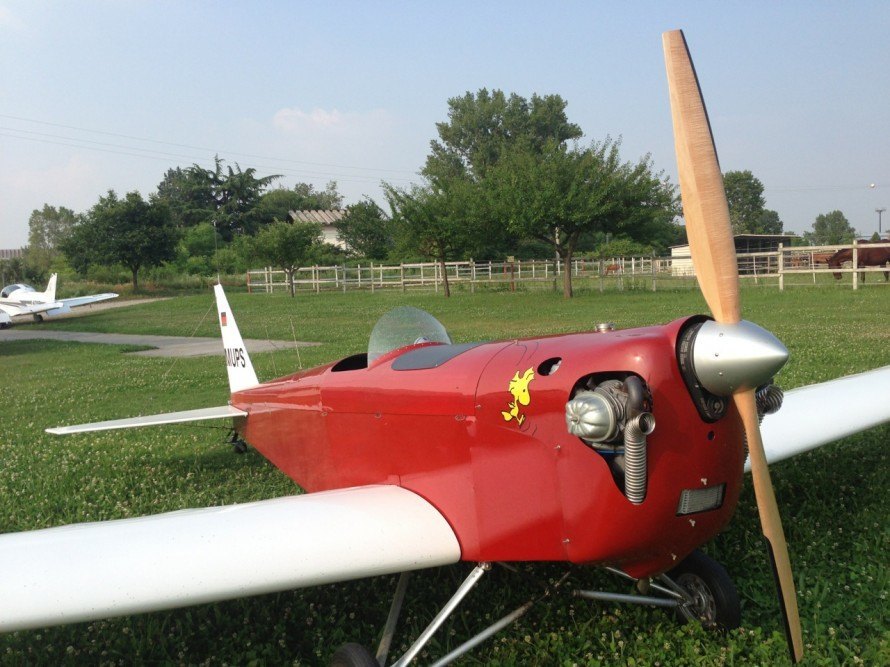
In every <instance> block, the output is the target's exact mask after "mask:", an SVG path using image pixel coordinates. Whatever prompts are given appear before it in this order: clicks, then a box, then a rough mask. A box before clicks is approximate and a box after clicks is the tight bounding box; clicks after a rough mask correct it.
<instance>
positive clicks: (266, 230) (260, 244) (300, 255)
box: [253, 221, 321, 296]
mask: <svg viewBox="0 0 890 667" xmlns="http://www.w3.org/2000/svg"><path fill="white" fill-rule="evenodd" d="M320 242H321V226H320V225H318V224H315V223H310V222H294V223H291V222H283V221H278V222H273V223H272V224H271V225H266V226H265V227H263V228H262V229H261V230H260V231H259V232H258V233H257V235H256V236H255V237H254V239H253V255H254V257H256V258H257V259H258V260H260V261H262V262H267V263H268V264H270V265H272V266H277V267H278V268H280V269H282V270H283V271H284V275H285V277H286V279H287V284H288V289H289V290H290V295H291V296H294V294H295V290H294V274H295V273H296V271H297V269H298V268H299V267H300V266H301V265H302V264H304V263H305V262H306V260H307V259H308V258H309V257H310V255H311V253H312V251H313V248H314V246H316V245H318V244H319V243H320Z"/></svg>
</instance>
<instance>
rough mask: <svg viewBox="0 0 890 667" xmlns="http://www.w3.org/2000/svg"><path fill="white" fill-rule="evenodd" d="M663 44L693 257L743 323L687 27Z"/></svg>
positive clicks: (753, 416) (769, 516) (758, 446)
mask: <svg viewBox="0 0 890 667" xmlns="http://www.w3.org/2000/svg"><path fill="white" fill-rule="evenodd" d="M662 43H663V46H664V58H665V66H666V68H667V77H668V87H669V89H670V99H671V115H672V117H673V122H674V143H675V146H676V151H677V169H678V173H679V178H680V194H681V196H682V199H683V216H684V218H685V219H686V232H687V235H688V237H689V250H690V254H691V255H692V263H693V265H694V266H695V273H696V276H697V278H698V284H699V287H700V288H701V291H702V295H703V296H704V298H705V301H706V302H707V304H708V308H710V310H711V313H712V314H713V316H714V319H715V320H716V321H717V322H718V323H720V324H730V325H737V324H738V323H739V322H740V321H741V307H740V304H739V276H738V263H737V261H736V254H735V244H734V242H733V238H732V224H731V223H730V220H729V205H728V204H727V201H726V191H725V189H724V187H723V175H722V174H721V172H720V163H719V161H718V159H717V149H716V147H715V145H714V137H713V135H712V133H711V124H710V122H709V120H708V112H707V110H706V109H705V103H704V99H703V98H702V94H701V89H700V88H699V84H698V78H697V77H696V74H695V67H694V66H693V64H692V58H691V57H690V55H689V48H688V46H687V44H686V38H685V37H684V36H683V32H682V31H681V30H674V31H671V32H666V33H664V34H663V35H662ZM783 361H784V360H783ZM736 386H737V387H739V388H738V389H736V390H735V391H734V392H733V394H732V397H733V400H734V402H735V405H736V408H737V410H738V413H739V416H740V417H741V419H742V424H743V426H744V430H745V436H746V438H747V441H748V450H749V454H750V458H751V475H752V479H753V482H754V493H755V496H756V498H757V511H758V513H759V514H760V524H761V529H762V530H763V534H764V536H765V537H766V539H767V543H768V545H769V552H770V559H771V561H772V565H773V572H774V574H775V578H776V585H777V588H778V591H779V601H780V605H781V609H782V614H783V618H784V621H785V634H786V636H787V638H788V648H789V650H790V652H791V659H792V660H793V661H794V662H798V661H799V660H800V659H801V657H802V656H803V639H802V635H801V629H800V617H799V614H798V610H797V593H796V591H795V589H794V578H793V576H792V573H791V561H790V559H789V557H788V545H787V544H786V542H785V534H784V532H783V530H782V520H781V518H780V517H779V508H778V506H777V505H776V496H775V492H774V491H773V486H772V481H771V480H770V476H769V469H768V467H767V463H766V455H765V453H764V449H763V440H762V438H761V436H760V423H759V420H758V417H757V404H756V400H755V397H754V389H753V388H751V387H750V386H747V385H746V384H745V383H740V384H739V385H736Z"/></svg>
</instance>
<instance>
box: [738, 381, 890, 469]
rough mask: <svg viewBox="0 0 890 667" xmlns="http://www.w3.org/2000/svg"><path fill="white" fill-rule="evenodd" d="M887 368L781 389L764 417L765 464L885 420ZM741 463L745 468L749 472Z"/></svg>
mask: <svg viewBox="0 0 890 667" xmlns="http://www.w3.org/2000/svg"><path fill="white" fill-rule="evenodd" d="M888 397H890V366H884V367H883V368H878V369H876V370H873V371H868V372H866V373H859V374H858V375H849V376H847V377H844V378H839V379H837V380H831V381H829V382H823V383H821V384H813V385H810V386H808V387H799V388H797V389H792V390H790V391H788V392H785V399H784V401H783V403H782V408H781V409H780V410H779V411H778V412H777V413H776V414H773V415H767V416H766V417H764V419H763V425H762V426H761V432H762V434H763V444H764V447H765V449H766V458H767V461H768V462H769V463H775V462H776V461H781V460H782V459H787V458H789V457H791V456H795V455H796V454H800V453H802V452H806V451H809V450H810V449H815V448H816V447H821V446H822V445H826V444H828V443H829V442H834V441H835V440H840V439H841V438H845V437H847V436H848V435H853V434H854V433H858V432H860V431H865V430H866V429H869V428H872V427H874V426H879V425H880V424H883V423H885V422H888V421H890V399H888ZM750 469H751V466H750V462H748V461H746V462H745V470H750Z"/></svg>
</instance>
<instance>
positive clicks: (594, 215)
mask: <svg viewBox="0 0 890 667" xmlns="http://www.w3.org/2000/svg"><path fill="white" fill-rule="evenodd" d="M619 147H620V142H615V141H612V140H611V139H609V138H607V139H606V140H605V141H602V142H594V143H592V144H590V145H589V146H587V147H580V146H578V145H574V146H572V147H570V148H567V147H564V146H562V145H560V144H558V143H557V142H555V141H554V142H550V143H549V144H548V145H547V146H546V147H545V148H544V149H543V150H542V151H540V152H538V151H537V150H535V149H534V148H531V149H529V148H528V147H527V146H522V145H520V146H516V147H514V148H513V149H511V150H510V152H509V153H505V154H504V155H503V156H502V157H501V160H500V162H499V164H498V165H497V167H495V168H492V169H490V170H489V172H488V175H487V177H486V179H485V181H484V183H483V184H482V187H483V188H484V189H485V190H486V193H487V194H486V200H487V202H488V205H489V206H490V207H491V210H492V212H493V214H494V215H495V216H496V217H498V218H499V219H501V220H503V221H504V223H505V224H506V226H507V228H508V229H509V231H510V232H511V233H512V234H515V235H517V236H531V237H534V238H536V239H539V240H541V241H543V242H545V243H549V244H550V245H551V246H552V247H553V248H554V250H555V251H556V254H557V255H558V256H559V257H560V258H561V259H562V261H563V262H564V265H565V267H566V268H565V271H564V272H563V296H564V297H566V298H570V297H571V296H572V293H573V291H572V272H571V270H570V267H571V262H572V259H573V256H574V254H575V251H576V249H577V246H578V242H579V240H580V238H581V236H582V234H585V233H590V232H602V233H606V232H608V233H612V234H624V235H626V236H629V237H630V238H639V236H638V235H639V232H640V229H641V228H645V226H647V225H649V224H653V223H654V222H655V221H656V220H662V221H664V220H669V219H671V218H672V217H673V215H674V214H675V212H676V202H675V196H674V189H673V186H671V185H670V183H668V181H667V180H666V179H665V178H663V177H662V176H661V175H660V174H655V173H653V171H652V164H651V161H650V159H649V157H648V156H647V157H645V158H643V159H641V160H640V161H639V162H638V163H636V164H632V163H630V162H622V161H621V158H620V155H619Z"/></svg>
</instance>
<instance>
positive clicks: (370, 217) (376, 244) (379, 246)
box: [337, 197, 393, 259]
mask: <svg viewBox="0 0 890 667" xmlns="http://www.w3.org/2000/svg"><path fill="white" fill-rule="evenodd" d="M337 237H338V238H339V239H340V240H341V241H343V242H344V243H345V244H346V246H347V247H348V248H349V249H350V250H351V251H352V252H353V253H355V254H356V255H358V256H359V257H367V258H368V259H385V258H386V256H387V255H388V254H389V253H390V251H391V250H392V245H393V233H392V225H391V221H390V220H389V219H388V218H387V217H386V215H385V214H384V212H383V210H382V209H381V208H380V207H379V206H378V205H377V204H376V203H375V202H374V200H372V199H370V198H369V197H366V198H365V199H363V200H362V201H360V202H358V203H357V204H352V205H350V206H347V207H346V215H345V216H344V217H343V218H341V219H340V221H339V222H338V223H337Z"/></svg>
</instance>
